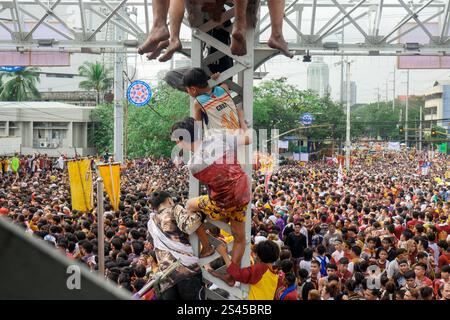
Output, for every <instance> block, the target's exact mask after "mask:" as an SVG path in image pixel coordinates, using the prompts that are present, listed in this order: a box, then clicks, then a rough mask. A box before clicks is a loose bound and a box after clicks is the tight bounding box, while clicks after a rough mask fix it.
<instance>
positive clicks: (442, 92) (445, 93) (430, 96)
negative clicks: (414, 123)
mask: <svg viewBox="0 0 450 320" xmlns="http://www.w3.org/2000/svg"><path fill="white" fill-rule="evenodd" d="M448 118H450V80H443V81H436V82H435V83H434V85H433V88H431V89H430V90H428V91H427V93H426V94H425V108H424V120H425V121H427V120H429V121H427V122H425V124H424V128H430V125H432V126H440V127H442V128H445V129H446V130H447V132H449V133H450V124H449V123H448V121H443V119H448Z"/></svg>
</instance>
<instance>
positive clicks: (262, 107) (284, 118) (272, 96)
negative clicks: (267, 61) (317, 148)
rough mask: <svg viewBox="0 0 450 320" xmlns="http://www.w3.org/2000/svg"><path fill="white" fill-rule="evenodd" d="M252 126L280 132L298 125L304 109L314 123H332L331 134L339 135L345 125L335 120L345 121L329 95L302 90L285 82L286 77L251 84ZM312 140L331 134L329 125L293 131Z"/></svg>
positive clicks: (343, 115) (340, 110) (341, 134)
mask: <svg viewBox="0 0 450 320" xmlns="http://www.w3.org/2000/svg"><path fill="white" fill-rule="evenodd" d="M253 96H254V104H253V107H254V112H253V123H254V125H253V127H254V128H255V130H258V129H273V128H275V129H278V130H279V132H280V134H281V133H283V132H286V131H289V130H292V129H295V128H300V127H301V124H300V123H299V121H300V120H299V119H300V117H301V115H302V114H303V113H305V112H309V113H312V114H313V115H314V118H315V120H314V122H313V126H314V125H321V124H330V125H332V124H336V125H337V126H336V130H335V131H334V136H335V137H336V138H338V137H342V136H343V135H344V133H345V131H344V130H345V127H344V126H339V125H338V124H340V123H343V122H344V121H345V114H344V111H343V109H342V107H341V106H340V105H339V104H336V103H334V102H333V101H331V100H330V98H329V97H328V96H327V97H324V98H320V97H318V96H317V95H316V94H315V93H313V92H311V91H302V90H299V89H298V88H296V87H295V86H293V85H290V84H288V83H287V79H286V78H280V79H274V80H270V81H265V82H263V83H261V85H259V86H256V87H255V88H254V94H253ZM297 132H298V133H300V134H303V135H308V136H309V137H310V138H312V139H314V140H316V139H317V140H320V139H324V138H327V137H332V135H333V130H332V129H330V127H323V128H312V129H308V131H306V130H299V131H297ZM296 134H297V133H296V131H293V132H292V134H288V135H296Z"/></svg>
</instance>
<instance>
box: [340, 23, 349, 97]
mask: <svg viewBox="0 0 450 320" xmlns="http://www.w3.org/2000/svg"><path fill="white" fill-rule="evenodd" d="M344 21H345V19H343V20H342V30H341V44H342V45H343V44H344ZM347 100H348V98H347ZM343 104H344V56H343V55H341V105H343Z"/></svg>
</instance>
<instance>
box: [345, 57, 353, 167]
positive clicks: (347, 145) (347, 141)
mask: <svg viewBox="0 0 450 320" xmlns="http://www.w3.org/2000/svg"><path fill="white" fill-rule="evenodd" d="M352 62H353V61H349V60H348V57H347V60H346V61H345V63H346V66H347V72H346V76H347V78H346V81H347V99H346V100H347V101H346V102H347V123H346V133H345V168H346V169H347V172H348V171H349V170H350V155H351V150H350V148H351V141H350V107H351V106H350V102H351V101H350V100H351V99H350V95H351V92H350V91H351V87H350V64H351V63H352Z"/></svg>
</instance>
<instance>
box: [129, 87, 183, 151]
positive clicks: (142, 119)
mask: <svg viewBox="0 0 450 320" xmlns="http://www.w3.org/2000/svg"><path fill="white" fill-rule="evenodd" d="M155 111H156V112H157V113H156V112H155ZM187 116H189V96H188V95H187V94H185V93H183V92H180V91H178V90H175V89H172V88H170V87H169V86H168V85H166V84H165V83H163V84H160V86H159V87H158V90H157V91H156V93H155V94H154V96H153V98H152V100H151V102H150V104H149V106H148V107H141V108H138V107H134V106H132V105H130V106H129V107H128V146H127V149H128V152H127V153H128V156H129V157H131V158H136V157H143V156H145V155H154V156H161V155H164V156H170V154H171V150H172V148H173V147H174V146H175V144H174V142H173V141H171V140H170V128H171V127H172V125H173V123H174V122H176V121H179V120H182V119H183V118H185V117H187Z"/></svg>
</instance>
